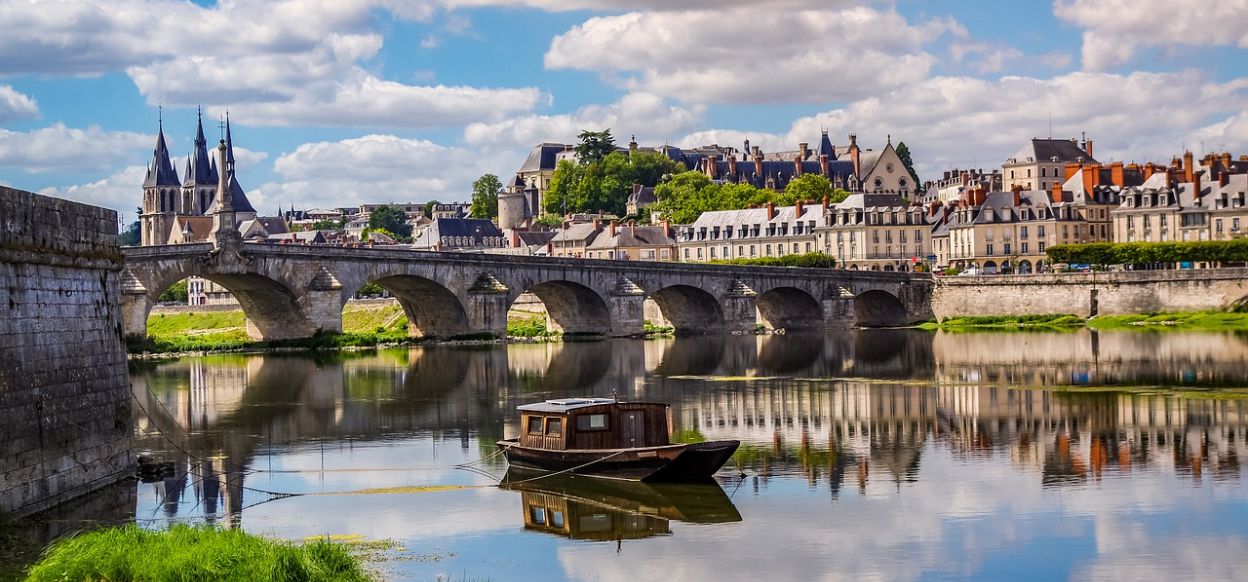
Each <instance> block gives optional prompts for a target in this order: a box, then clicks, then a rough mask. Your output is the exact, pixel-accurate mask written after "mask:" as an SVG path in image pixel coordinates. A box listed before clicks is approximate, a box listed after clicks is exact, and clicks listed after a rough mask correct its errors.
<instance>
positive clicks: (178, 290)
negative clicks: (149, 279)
mask: <svg viewBox="0 0 1248 582" xmlns="http://www.w3.org/2000/svg"><path fill="white" fill-rule="evenodd" d="M189 288H190V285H188V284H187V282H186V279H183V280H181V281H178V282H177V283H174V284H172V285H170V286H169V288H168V289H165V290H164V292H163V293H161V294H160V297H159V298H158V299H157V300H156V301H157V302H158V303H177V304H179V305H186V301H187V298H188V297H189V296H190V295H189Z"/></svg>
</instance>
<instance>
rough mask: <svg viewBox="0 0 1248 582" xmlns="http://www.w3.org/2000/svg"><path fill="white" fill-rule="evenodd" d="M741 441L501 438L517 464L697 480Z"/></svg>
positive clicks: (601, 474)
mask: <svg viewBox="0 0 1248 582" xmlns="http://www.w3.org/2000/svg"><path fill="white" fill-rule="evenodd" d="M740 444H741V443H740V441H713V442H706V443H693V444H676V445H665V446H658V447H640V448H632V449H604V450H567V451H554V450H548V449H535V448H530V447H522V446H520V445H519V444H518V442H517V441H516V440H515V439H508V440H502V441H498V447H499V448H500V449H502V451H503V454H504V456H506V457H507V462H508V463H510V464H511V465H512V466H513V467H516V468H519V469H527V470H533V471H544V472H569V473H575V474H578V475H592V476H596V477H609V478H614V479H629V480H636V481H694V480H699V479H707V478H709V477H710V476H711V475H714V474H715V472H716V471H718V470H719V468H720V467H723V466H724V463H726V462H728V459H729V458H731V457H732V453H734V452H736V450H737V446H739V445H740Z"/></svg>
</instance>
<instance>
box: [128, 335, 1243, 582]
mask: <svg viewBox="0 0 1248 582" xmlns="http://www.w3.org/2000/svg"><path fill="white" fill-rule="evenodd" d="M131 376H132V381H133V385H134V390H135V393H136V400H135V406H134V414H135V421H136V435H137V436H136V442H137V447H138V450H139V451H140V452H145V453H150V454H152V455H154V456H156V457H158V458H162V459H165V460H169V461H173V462H174V467H175V469H174V471H173V473H172V474H166V475H164V477H163V478H150V479H147V481H149V482H142V483H138V484H137V487H133V486H131V487H127V488H126V490H125V492H124V494H121V497H120V498H121V501H120V502H116V501H114V503H113V504H112V505H113V509H112V511H114V512H119V513H120V514H121V516H122V517H123V518H126V519H135V520H137V521H138V522H139V523H141V524H143V525H145V526H149V527H164V526H166V525H168V524H170V523H173V522H182V521H189V522H204V521H209V522H216V523H222V524H228V525H233V526H238V527H242V528H243V529H245V530H247V531H251V532H255V533H261V534H267V535H273V536H277V537H280V538H285V539H295V540H301V539H304V538H305V537H308V536H318V535H324V534H331V535H335V536H341V537H343V538H344V539H363V540H374V541H375V540H392V541H393V542H394V544H395V545H394V547H391V548H390V549H388V550H386V551H384V552H381V554H382V555H384V556H385V558H384V559H383V560H382V561H381V562H379V564H378V566H377V567H378V568H379V569H380V570H381V571H382V573H384V574H385V575H386V576H387V577H388V578H390V579H395V580H485V579H489V580H493V581H496V582H498V581H506V580H603V581H615V580H619V581H629V580H650V579H654V580H751V581H753V580H773V579H774V580H797V579H802V580H813V579H855V580H857V579H884V580H931V579H947V578H965V577H973V578H980V579H1044V580H1051V579H1057V578H1073V579H1166V580H1173V579H1185V580H1194V579H1210V580H1214V579H1243V578H1244V577H1245V576H1248V573H1246V572H1245V568H1246V567H1248V487H1246V486H1245V484H1244V481H1243V475H1242V474H1243V466H1244V463H1245V460H1248V445H1245V438H1246V436H1248V400H1246V399H1240V398H1239V397H1242V396H1245V394H1244V393H1243V392H1242V391H1241V390H1237V389H1236V388H1235V387H1237V386H1238V387H1244V386H1248V339H1246V338H1245V336H1241V335H1234V334H1215V333H1177V332H1176V333H1142V332H1116V333H1097V332H1092V331H1089V330H1086V329H1085V330H1080V331H1077V332H1070V333H946V332H939V333H929V332H921V331H911V330H864V331H856V332H840V333H829V334H788V335H771V336H706V337H688V338H677V339H666V340H650V341H643V340H610V341H599V342H584V343H563V344H558V343H554V344H514V345H506V346H503V345H498V346H486V347H481V346H473V347H420V348H404V349H386V350H379V351H369V352H351V353H346V352H344V353H332V354H317V355H308V354H299V355H295V354H280V355H214V356H204V357H194V358H183V359H179V360H175V361H169V362H161V363H135V364H133V369H132V371H131ZM586 395H592V396H613V395H614V396H617V397H619V398H622V399H629V400H651V401H663V402H669V403H671V405H672V407H671V424H672V426H673V429H674V432H675V433H676V434H677V436H678V437H680V438H685V439H689V438H705V439H709V440H714V439H729V438H730V439H740V440H741V441H742V446H741V449H740V451H739V452H738V453H737V455H736V457H735V458H734V460H733V461H732V462H730V463H729V465H728V466H726V467H725V469H723V470H722V471H721V472H720V473H719V474H718V475H717V478H716V481H717V484H718V485H717V486H712V487H706V486H703V487H692V488H691V487H680V486H676V487H671V486H668V487H664V486H646V485H633V486H628V485H616V484H607V485H604V484H601V483H599V482H597V481H596V480H592V479H575V478H574V479H560V480H555V481H551V482H549V483H547V482H541V481H539V482H535V483H533V484H531V485H530V486H529V487H527V488H525V490H511V489H502V488H499V487H496V486H494V485H495V483H496V482H497V479H499V478H501V477H502V476H503V475H504V473H505V472H506V464H505V462H504V461H503V460H502V459H501V458H500V457H499V456H498V455H496V454H495V445H494V443H495V441H497V440H498V439H499V438H501V437H503V436H514V435H516V434H517V431H518V420H519V417H518V414H517V413H516V412H515V407H516V406H517V405H520V404H524V403H528V402H533V401H539V400H542V399H547V398H554V397H565V396H586ZM448 486H450V487H448ZM277 494H298V495H297V496H293V497H282V496H281V495H277ZM110 495H114V496H116V495H117V494H110ZM439 577H440V578H439Z"/></svg>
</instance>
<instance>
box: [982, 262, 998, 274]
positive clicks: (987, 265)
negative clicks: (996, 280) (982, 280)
mask: <svg viewBox="0 0 1248 582" xmlns="http://www.w3.org/2000/svg"><path fill="white" fill-rule="evenodd" d="M981 272H982V273H983V274H985V275H996V274H997V263H996V262H994V261H984V269H983V271H981Z"/></svg>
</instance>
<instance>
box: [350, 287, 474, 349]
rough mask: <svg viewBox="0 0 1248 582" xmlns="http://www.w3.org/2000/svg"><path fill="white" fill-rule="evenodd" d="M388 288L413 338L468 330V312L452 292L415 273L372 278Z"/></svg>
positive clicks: (449, 335) (455, 333)
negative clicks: (405, 316) (396, 301)
mask: <svg viewBox="0 0 1248 582" xmlns="http://www.w3.org/2000/svg"><path fill="white" fill-rule="evenodd" d="M372 283H376V284H377V285H379V286H381V287H382V288H384V289H385V290H387V291H389V292H390V294H391V295H393V296H394V298H395V299H397V300H398V301H399V305H400V306H401V307H403V313H404V314H406V315H407V332H408V334H409V335H411V336H413V337H452V336H457V335H463V334H466V333H469V332H470V331H471V327H470V325H469V322H468V313H467V311H465V309H464V305H463V303H462V302H461V301H460V300H459V297H456V296H455V293H453V292H451V290H450V289H447V288H446V287H445V286H443V285H442V284H441V283H438V282H437V281H434V280H432V279H427V278H425V277H419V276H416V275H385V276H382V277H378V278H376V279H374V280H373V281H372Z"/></svg>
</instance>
